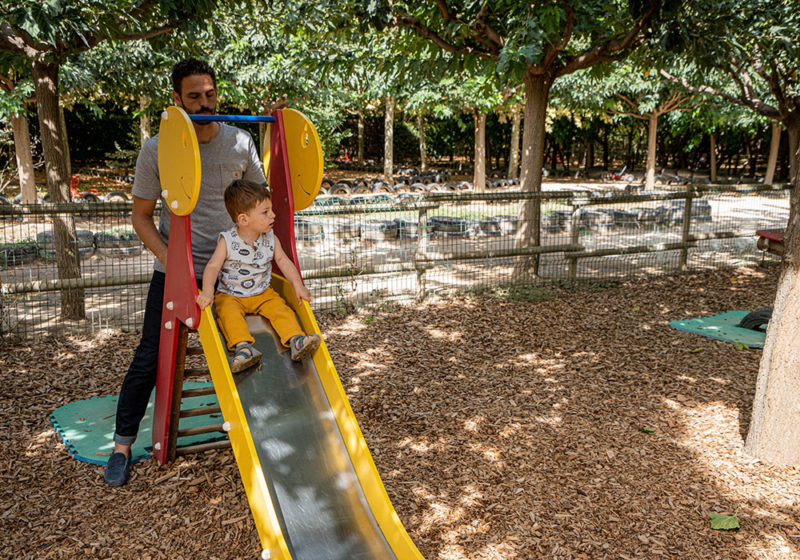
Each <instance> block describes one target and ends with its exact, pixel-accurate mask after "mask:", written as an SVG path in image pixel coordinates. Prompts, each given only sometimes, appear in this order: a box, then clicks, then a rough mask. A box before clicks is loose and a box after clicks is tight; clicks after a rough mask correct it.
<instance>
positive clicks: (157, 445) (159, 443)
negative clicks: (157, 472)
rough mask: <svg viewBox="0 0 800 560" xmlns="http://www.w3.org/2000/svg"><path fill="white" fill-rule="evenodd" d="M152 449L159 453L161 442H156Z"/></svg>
mask: <svg viewBox="0 0 800 560" xmlns="http://www.w3.org/2000/svg"><path fill="white" fill-rule="evenodd" d="M153 449H155V450H156V451H161V442H160V441H159V442H156V444H155V445H154V446H153Z"/></svg>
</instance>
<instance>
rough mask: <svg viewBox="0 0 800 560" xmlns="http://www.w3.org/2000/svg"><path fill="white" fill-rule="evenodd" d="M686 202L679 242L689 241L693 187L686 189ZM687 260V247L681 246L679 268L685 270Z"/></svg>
mask: <svg viewBox="0 0 800 560" xmlns="http://www.w3.org/2000/svg"><path fill="white" fill-rule="evenodd" d="M686 195H687V196H686V202H685V204H684V207H683V230H682V232H681V243H688V242H689V233H690V231H691V229H692V201H693V200H694V195H695V192H694V189H692V188H689V189H687V190H686ZM688 261H689V248H688V247H682V248H681V259H680V263H679V265H678V266H679V268H680V269H681V270H686V267H687V263H688Z"/></svg>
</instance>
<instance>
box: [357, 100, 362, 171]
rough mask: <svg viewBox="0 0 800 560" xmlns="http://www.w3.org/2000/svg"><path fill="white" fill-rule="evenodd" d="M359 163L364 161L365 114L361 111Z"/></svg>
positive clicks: (359, 115) (359, 121) (359, 119)
mask: <svg viewBox="0 0 800 560" xmlns="http://www.w3.org/2000/svg"><path fill="white" fill-rule="evenodd" d="M356 161H357V162H358V163H364V115H363V114H362V113H361V112H360V111H359V113H358V156H356Z"/></svg>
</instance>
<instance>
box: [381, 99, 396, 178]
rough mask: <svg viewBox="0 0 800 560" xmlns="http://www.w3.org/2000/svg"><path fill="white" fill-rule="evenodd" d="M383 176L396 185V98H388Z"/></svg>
mask: <svg viewBox="0 0 800 560" xmlns="http://www.w3.org/2000/svg"><path fill="white" fill-rule="evenodd" d="M384 123H385V129H384V144H383V176H384V179H385V180H386V182H387V183H389V184H390V185H394V174H393V171H394V97H392V96H391V95H387V96H386V118H385V120H384Z"/></svg>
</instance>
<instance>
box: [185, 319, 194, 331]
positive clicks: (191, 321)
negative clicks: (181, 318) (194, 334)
mask: <svg viewBox="0 0 800 560" xmlns="http://www.w3.org/2000/svg"><path fill="white" fill-rule="evenodd" d="M186 326H187V327H189V328H190V329H191V328H192V327H193V326H194V319H192V318H191V317H189V318H188V319H186Z"/></svg>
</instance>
